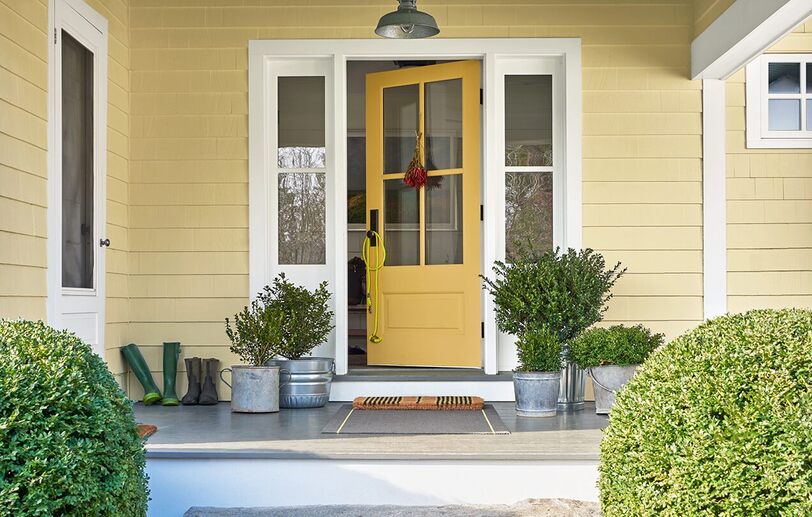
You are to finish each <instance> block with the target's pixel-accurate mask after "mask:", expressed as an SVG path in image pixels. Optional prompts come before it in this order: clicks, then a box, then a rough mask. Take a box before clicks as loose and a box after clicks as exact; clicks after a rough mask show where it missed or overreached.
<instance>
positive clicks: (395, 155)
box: [383, 84, 420, 173]
mask: <svg viewBox="0 0 812 517" xmlns="http://www.w3.org/2000/svg"><path fill="white" fill-rule="evenodd" d="M419 96H420V86H419V85H417V84H408V85H406V86H395V87H393V88H384V90H383V172H384V173H389V172H406V169H408V168H409V162H410V161H412V156H413V155H414V147H415V141H416V140H415V137H416V133H417V126H418V111H419V108H420V99H419Z"/></svg>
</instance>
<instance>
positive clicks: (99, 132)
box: [46, 0, 108, 357]
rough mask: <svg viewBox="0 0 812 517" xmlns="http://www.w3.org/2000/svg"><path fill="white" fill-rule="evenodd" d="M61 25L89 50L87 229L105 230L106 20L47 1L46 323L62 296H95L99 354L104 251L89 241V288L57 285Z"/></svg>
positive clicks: (65, 1)
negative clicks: (91, 276)
mask: <svg viewBox="0 0 812 517" xmlns="http://www.w3.org/2000/svg"><path fill="white" fill-rule="evenodd" d="M62 30H65V31H66V32H69V33H70V34H71V36H73V37H74V38H75V39H76V40H78V41H79V42H80V43H82V45H84V46H85V47H87V48H88V49H90V50H91V51H92V52H93V55H94V60H93V63H94V64H93V82H94V85H93V90H94V91H93V101H94V106H93V108H94V111H93V140H94V141H93V163H94V180H93V181H94V184H93V188H94V207H93V226H94V228H93V232H94V239H95V236H102V235H104V234H105V232H106V228H105V225H106V221H107V218H106V206H107V45H108V44H107V37H108V25H107V19H105V18H104V17H103V16H102V15H100V14H99V13H98V12H96V11H95V10H93V9H92V8H91V7H90V6H89V5H87V4H86V3H85V2H83V1H82V0H49V2H48V40H49V44H48V212H47V221H48V238H47V245H46V246H47V256H48V273H47V284H48V300H47V316H48V323H49V324H50V325H51V326H53V327H56V328H64V327H65V324H64V322H63V317H62V315H63V313H64V311H65V309H66V306H67V305H68V304H67V303H66V300H64V298H63V296H64V295H66V294H68V295H75V296H80V297H91V296H92V297H95V298H96V301H97V304H96V306H97V307H98V315H97V319H96V328H97V331H96V343H94V344H93V350H94V352H96V353H97V354H99V355H100V356H101V357H104V324H105V315H104V310H105V280H106V279H105V272H106V268H105V253H104V250H103V248H101V247H99V246H98V245H96V243H95V242H94V249H95V257H94V273H93V274H94V286H95V288H94V290H93V291H92V292H90V291H89V290H84V289H66V288H63V287H62V210H61V208H62V201H61V194H62V174H61V171H62V163H61V160H62V137H61V131H62V109H61V98H62V85H61V66H62V60H61V50H60V48H61V41H62V36H61V33H62Z"/></svg>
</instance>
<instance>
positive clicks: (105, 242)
mask: <svg viewBox="0 0 812 517" xmlns="http://www.w3.org/2000/svg"><path fill="white" fill-rule="evenodd" d="M99 246H100V247H102V248H109V247H110V239H99Z"/></svg>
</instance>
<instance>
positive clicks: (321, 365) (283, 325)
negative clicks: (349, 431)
mask: <svg viewBox="0 0 812 517" xmlns="http://www.w3.org/2000/svg"><path fill="white" fill-rule="evenodd" d="M259 299H261V300H262V301H263V303H265V305H266V306H267V307H269V308H270V310H271V311H273V312H274V313H275V314H277V315H278V317H279V318H280V328H279V335H278V341H277V343H276V347H275V349H274V353H275V354H274V355H276V356H281V357H282V358H283V359H273V358H268V360H266V361H265V363H264V364H265V365H267V366H277V367H279V368H280V369H281V371H282V385H281V387H280V398H279V405H280V407H283V408H313V407H322V406H324V405H325V404H327V402H328V401H329V400H330V386H331V383H332V380H333V372H334V371H335V367H334V365H335V361H334V360H333V359H332V358H331V357H305V356H306V355H307V354H309V353H311V352H312V351H313V349H314V348H316V347H317V346H318V345H320V344H321V343H324V341H325V340H326V339H327V337H328V336H329V335H330V331H332V330H333V327H334V325H333V311H331V310H330V308H329V306H328V301H329V300H330V293H329V292H328V291H327V282H322V283H321V284H319V287H318V288H317V289H315V290H310V289H307V288H306V287H302V286H298V285H295V284H293V283H291V282H290V281H288V280H287V278H285V275H284V274H281V275H279V276H278V277H276V278H275V279H274V281H273V283H272V284H271V285H270V286H266V287H265V289H264V290H263V292H262V293H260V294H259Z"/></svg>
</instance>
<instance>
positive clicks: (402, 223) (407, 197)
mask: <svg viewBox="0 0 812 517" xmlns="http://www.w3.org/2000/svg"><path fill="white" fill-rule="evenodd" d="M383 184H384V189H383V190H384V221H383V229H384V237H383V238H384V244H385V246H386V265H387V266H413V265H417V264H419V263H420V195H419V194H420V193H419V191H418V190H417V189H414V188H412V187H409V186H408V185H405V184H404V183H403V180H401V179H394V180H385V181H384V182H383Z"/></svg>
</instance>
